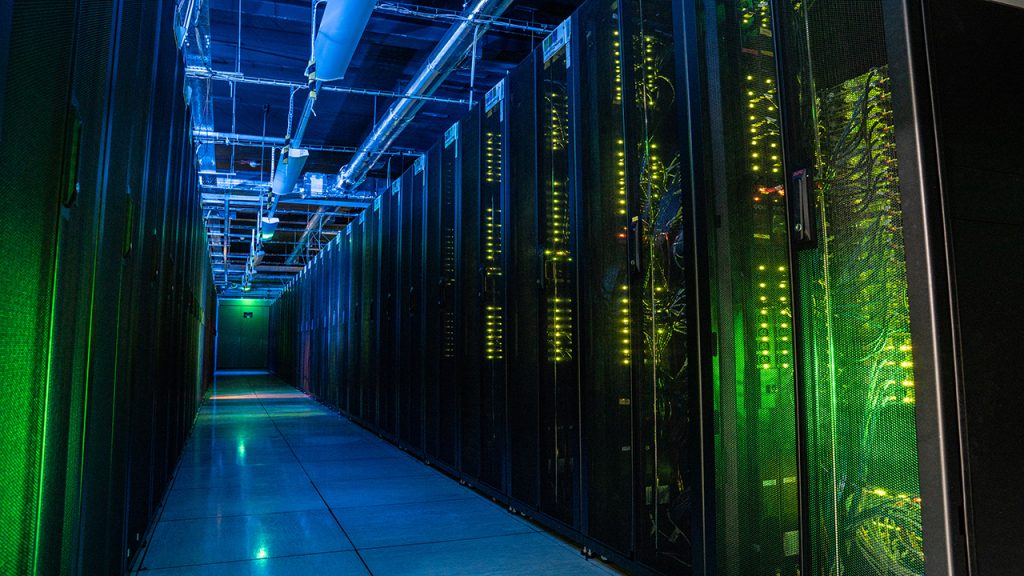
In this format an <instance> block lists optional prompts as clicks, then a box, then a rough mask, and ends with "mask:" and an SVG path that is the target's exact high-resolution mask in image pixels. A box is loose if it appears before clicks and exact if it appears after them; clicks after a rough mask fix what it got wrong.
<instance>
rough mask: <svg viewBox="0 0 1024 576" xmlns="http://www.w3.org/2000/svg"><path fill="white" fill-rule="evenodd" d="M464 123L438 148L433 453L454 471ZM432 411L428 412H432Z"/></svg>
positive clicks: (457, 415) (446, 135) (457, 436)
mask: <svg viewBox="0 0 1024 576" xmlns="http://www.w3.org/2000/svg"><path fill="white" fill-rule="evenodd" d="M461 146H462V145H461V139H460V126H459V123H455V124H453V125H452V127H451V128H449V129H448V130H447V132H446V133H445V137H444V141H443V143H442V145H441V147H440V149H439V150H438V172H439V173H438V188H437V196H436V197H435V200H436V202H437V203H438V215H437V216H438V220H437V224H436V226H437V238H436V240H437V258H438V262H437V266H438V275H437V276H436V278H437V284H438V294H437V306H438V316H437V320H438V325H436V326H435V327H434V328H436V332H431V333H433V334H437V335H438V336H439V341H440V342H439V347H438V350H437V351H436V352H437V354H438V355H437V357H436V359H428V361H434V362H436V366H437V369H438V372H437V380H436V381H435V385H436V386H437V391H436V393H437V395H438V396H437V397H438V400H439V402H438V404H437V412H436V418H437V427H436V430H437V451H436V453H434V457H435V458H437V462H438V464H439V465H440V466H442V467H444V468H447V469H449V471H451V472H453V473H454V472H456V471H457V470H458V468H459V460H458V458H459V451H458V438H459V429H458V427H459V399H458V391H459V390H458V378H459V372H458V371H459V364H458V361H457V358H458V356H457V355H458V334H457V328H456V326H457V319H456V318H457V317H456V298H457V295H458V276H457V270H458V268H457V266H458V234H459V233H458V227H457V218H458V193H459V192H458V187H459V169H460V167H459V153H460V150H461ZM428 414H429V413H428Z"/></svg>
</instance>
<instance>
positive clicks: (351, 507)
mask: <svg viewBox="0 0 1024 576" xmlns="http://www.w3.org/2000/svg"><path fill="white" fill-rule="evenodd" d="M475 499H476V498H475V496H465V497H459V498H443V499H441V500H416V501H413V502H389V503H387V504H361V505H358V506H331V505H330V504H328V505H327V506H328V508H331V509H332V510H334V509H335V508H337V509H338V510H352V509H354V508H385V507H387V506H395V507H398V506H411V505H414V504H438V503H441V502H461V501H463V500H475ZM325 501H326V499H325Z"/></svg>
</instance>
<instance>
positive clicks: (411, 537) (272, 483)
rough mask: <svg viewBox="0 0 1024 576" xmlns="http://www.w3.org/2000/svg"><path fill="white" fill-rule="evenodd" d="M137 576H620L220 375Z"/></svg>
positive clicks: (346, 432) (371, 438) (424, 469)
mask: <svg viewBox="0 0 1024 576" xmlns="http://www.w3.org/2000/svg"><path fill="white" fill-rule="evenodd" d="M140 568H141V570H140V572H139V573H141V574H147V575H153V576H157V575H172V574H173V575H182V574H203V575H205V574H217V575H234V574H244V575H256V574H268V575H269V574H275V575H276V574H280V575H286V574H314V575H316V576H325V575H328V574H346V575H347V574H352V575H356V574H373V575H376V576H386V575H403V576H405V575H414V574H467V575H469V574H471V575H485V574H502V575H511V574H530V575H537V574H557V575H574V574H617V573H618V572H617V571H614V570H613V569H612V568H611V567H610V566H607V565H604V564H602V563H601V562H600V561H595V560H591V561H588V560H586V559H584V558H583V557H582V556H581V555H580V554H579V552H578V550H577V549H576V548H573V547H571V546H569V545H568V544H566V543H564V542H562V541H561V540H559V539H557V538H555V537H554V536H552V535H550V534H548V533H546V532H545V531H543V530H542V529H541V528H539V527H538V526H535V525H534V524H531V523H530V522H527V521H525V520H523V519H522V518H519V517H517V516H514V515H512V514H509V513H508V512H506V511H505V510H504V509H503V508H501V507H500V506H498V505H497V504H494V503H492V502H491V501H490V500H488V499H486V498H484V497H482V496H480V495H479V494H477V493H476V492H473V491H472V490H470V489H468V488H465V487H463V486H460V485H459V483H458V482H456V481H454V480H452V479H451V478H449V477H447V476H444V475H442V474H441V473H439V472H437V471H436V470H434V469H432V468H430V467H429V466H426V465H424V464H423V463H421V462H419V461H418V460H416V459H414V458H412V457H411V456H409V455H407V454H405V453H404V452H402V451H401V450H399V449H397V448H395V447H394V446H392V445H391V444H388V443H387V442H384V441H383V440H381V439H379V438H377V437H376V436H375V435H373V434H371V433H369V432H367V431H366V430H364V429H362V428H360V427H359V426H357V425H355V424H352V423H351V422H349V421H347V420H345V419H344V418H342V417H341V416H338V415H337V414H335V413H333V412H331V411H330V410H328V409H327V408H325V407H323V406H321V405H320V404H318V403H317V402H315V401H314V400H312V399H310V398H308V397H306V396H305V395H303V394H301V393H299V392H297V391H296V390H295V389H294V388H291V387H289V386H287V385H285V384H284V383H283V382H281V381H279V380H277V379H276V378H274V377H273V376H269V375H255V374H249V375H231V376H225V375H221V376H218V385H217V388H216V391H215V393H213V394H211V396H210V398H209V399H208V400H207V402H206V403H205V404H204V405H203V407H202V409H201V411H200V414H199V418H198V420H197V422H196V426H195V430H194V431H193V433H192V437H191V438H190V439H189V443H188V445H187V446H186V448H185V453H184V455H183V456H182V460H181V463H180V464H179V465H178V469H177V473H176V475H175V478H174V482H173V483H172V485H171V491H170V493H169V494H168V497H167V500H166V504H165V506H164V509H163V512H162V515H161V516H160V520H159V522H158V523H157V525H156V528H155V530H154V531H153V533H152V541H151V542H150V543H149V546H148V547H147V548H146V550H145V555H144V556H143V558H142V562H141V566H140Z"/></svg>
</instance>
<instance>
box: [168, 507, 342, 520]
mask: <svg viewBox="0 0 1024 576" xmlns="http://www.w3.org/2000/svg"><path fill="white" fill-rule="evenodd" d="M303 512H329V511H328V510H327V507H326V506H318V507H316V508H299V509H296V510H277V511H274V512H246V513H244V514H214V515H212V516H189V517H187V518H165V519H164V522H192V521H195V520H212V519H214V518H246V517H253V518H256V517H259V516H273V515H276V514H300V513H303Z"/></svg>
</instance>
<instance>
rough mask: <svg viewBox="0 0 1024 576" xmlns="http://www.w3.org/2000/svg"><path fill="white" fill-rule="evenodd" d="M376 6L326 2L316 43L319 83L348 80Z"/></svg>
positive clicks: (361, 1) (349, 0)
mask: <svg viewBox="0 0 1024 576" xmlns="http://www.w3.org/2000/svg"><path fill="white" fill-rule="evenodd" d="M375 4H376V2H374V0H329V1H328V2H327V8H325V9H324V15H323V19H322V20H321V21H320V28H319V30H318V31H317V34H316V40H315V41H314V43H313V60H314V62H316V79H317V80H319V81H329V80H340V79H341V78H343V77H344V76H345V71H346V70H347V69H348V64H349V62H351V61H352V54H354V53H355V51H356V46H357V45H358V44H359V38H361V37H362V35H363V30H364V29H366V23H367V22H368V21H369V20H370V14H371V13H372V12H373V7H374V5H375Z"/></svg>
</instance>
